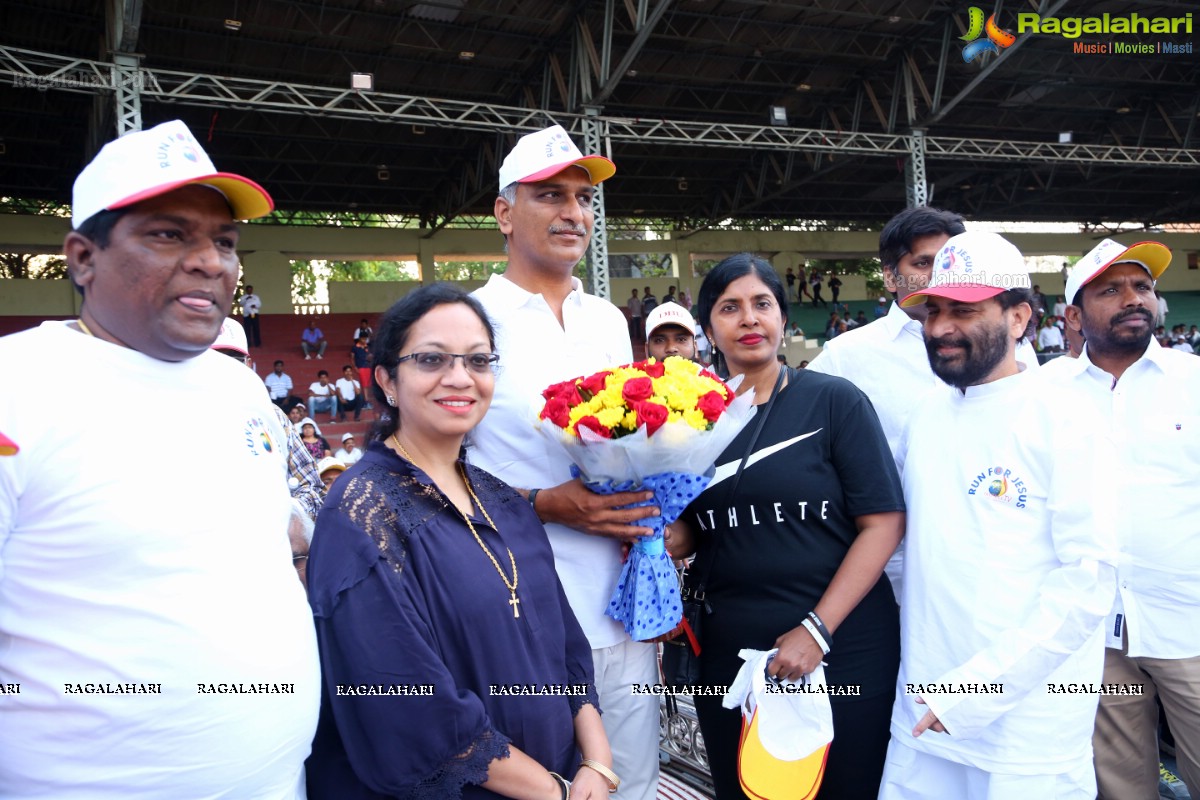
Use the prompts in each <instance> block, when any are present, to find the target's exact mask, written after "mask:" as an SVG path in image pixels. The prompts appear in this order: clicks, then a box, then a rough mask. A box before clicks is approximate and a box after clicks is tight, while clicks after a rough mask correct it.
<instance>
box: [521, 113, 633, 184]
mask: <svg viewBox="0 0 1200 800" xmlns="http://www.w3.org/2000/svg"><path fill="white" fill-rule="evenodd" d="M573 166H575V167H582V168H583V169H585V170H586V171H587V174H588V177H590V178H591V180H592V185H593V186H595V185H596V184H598V183H600V182H601V181H606V180H608V179H609V178H611V177H612V176H613V175H615V174H616V172H617V167H616V165H615V164H613V162H611V161H609V160H608V159H607V158H605V157H604V156H585V155H584V154H583V153H581V152H579V148H578V147H576V146H575V143H574V142H572V141H571V137H570V136H568V135H567V132H566V131H565V130H563V128H562V126H561V125H551V126H550V127H549V128H545V129H543V130H540V131H537V132H536V133H527V134H525V135H524V136H522V137H521V138H520V139H518V140H517V144H516V146H515V147H513V149H512V150H510V151H509V153H508V155H507V156H505V157H504V163H503V164H501V165H500V188H501V189H504V187H506V186H509V185H511V184H514V183H533V182H535V181H540V180H545V179H546V178H549V177H550V176H551V175H557V174H558V173H560V172H562V171H563V170H564V169H566V168H567V167H573Z"/></svg>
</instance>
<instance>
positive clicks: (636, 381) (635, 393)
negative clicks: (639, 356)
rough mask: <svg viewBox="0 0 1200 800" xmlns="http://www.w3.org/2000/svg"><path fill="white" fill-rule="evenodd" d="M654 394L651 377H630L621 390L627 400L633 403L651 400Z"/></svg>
mask: <svg viewBox="0 0 1200 800" xmlns="http://www.w3.org/2000/svg"><path fill="white" fill-rule="evenodd" d="M652 394H654V384H653V382H651V380H650V379H649V378H630V379H629V380H628V381H626V382H625V388H624V389H622V390H621V397H623V398H625V402H627V403H630V404H633V403H636V402H638V401H641V400H649V399H650V395H652Z"/></svg>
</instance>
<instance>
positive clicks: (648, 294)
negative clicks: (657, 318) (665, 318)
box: [642, 286, 658, 317]
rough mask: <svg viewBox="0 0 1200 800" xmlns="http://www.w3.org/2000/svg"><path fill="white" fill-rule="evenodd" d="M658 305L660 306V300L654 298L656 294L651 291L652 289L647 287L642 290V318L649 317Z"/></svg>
mask: <svg viewBox="0 0 1200 800" xmlns="http://www.w3.org/2000/svg"><path fill="white" fill-rule="evenodd" d="M656 305H658V298H657V297H655V296H654V293H653V292H652V291H650V287H649V286H647V287H646V288H645V289H643V290H642V316H643V317H646V316H648V315H649V314H650V312H651V311H653V310H654V307H655V306H656Z"/></svg>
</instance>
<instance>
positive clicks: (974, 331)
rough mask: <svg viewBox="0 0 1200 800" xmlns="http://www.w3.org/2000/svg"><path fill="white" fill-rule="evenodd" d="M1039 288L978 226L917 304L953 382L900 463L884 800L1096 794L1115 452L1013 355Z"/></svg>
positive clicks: (910, 434)
mask: <svg viewBox="0 0 1200 800" xmlns="http://www.w3.org/2000/svg"><path fill="white" fill-rule="evenodd" d="M1029 283H1030V282H1029V275H1028V272H1027V270H1026V267H1025V264H1024V260H1023V258H1022V257H1021V255H1020V253H1019V252H1018V251H1017V250H1016V248H1015V247H1013V246H1012V245H1011V244H1009V243H1008V242H1006V241H1005V240H1003V239H1001V238H1000V237H999V236H996V235H995V234H986V233H966V234H961V235H958V236H955V237H953V238H951V239H950V240H949V241H948V242H947V243H946V245H945V247H943V248H942V250H941V251H939V253H938V255H937V258H936V261H935V264H934V270H933V276H932V279H931V282H930V285H929V287H928V288H927V289H925V290H922V291H920V292H917V293H915V294H914V296H913V297H911V298H910V299H909V300H908V302H926V303H927V305H928V314H927V317H926V321H925V331H924V335H925V340H926V343H927V352H928V354H929V359H930V364H931V366H932V368H933V370H934V372H935V373H936V374H937V375H938V376H939V377H940V378H942V379H943V380H945V381H946V382H947V383H949V384H950V385H951V386H952V387H953V389H952V390H951V391H949V392H944V393H936V394H934V395H931V396H930V397H929V398H928V401H927V402H926V403H925V404H924V405H923V407H922V408H920V409H919V410H918V411H917V412H916V413H915V414H914V416H913V418H912V420H911V422H910V424H909V426H908V429H907V430H906V432H905V434H904V438H903V440H902V442H901V446H900V449H899V453H898V456H899V460H900V461H901V462H902V464H903V481H904V492H905V504H906V505H907V507H908V530H907V551H906V560H905V565H904V570H905V580H904V594H903V597H902V600H901V603H900V609H901V637H902V638H901V642H902V650H901V652H902V656H901V663H900V675H899V678H898V685H897V697H896V705H895V709H894V711H893V715H892V742H891V745H890V747H889V751H888V761H887V765H886V767H885V772H884V780H883V785H882V787H881V790H880V797H881V798H884V799H885V800H893V799H899V798H903V799H904V800H910V799H912V798H929V800H933V799H934V798H937V799H938V800H942V799H943V798H948V797H964V798H966V797H971V798H981V799H984V798H986V800H1032V799H1033V798H1039V800H1040V799H1041V798H1078V799H1079V800H1083V799H1084V798H1089V797H1092V796H1094V780H1093V777H1092V774H1091V768H1090V761H1091V729H1092V716H1093V713H1094V709H1095V706H1096V698H1097V693H1098V691H1099V690H1100V687H1099V682H1100V677H1101V665H1102V658H1101V649H1102V646H1103V634H1102V630H1101V622H1102V620H1103V617H1104V614H1105V612H1106V611H1107V607H1108V605H1109V604H1110V602H1111V591H1112V587H1113V585H1114V584H1113V581H1114V566H1113V562H1114V560H1115V553H1114V551H1113V550H1114V549H1113V545H1112V538H1111V536H1110V535H1108V534H1106V532H1105V531H1106V530H1107V529H1106V528H1105V527H1104V524H1103V522H1102V519H1103V517H1102V516H1101V517H1099V518H1098V517H1097V514H1102V513H1103V509H1104V508H1105V505H1104V504H1105V496H1106V493H1105V490H1104V487H1103V486H1102V485H1098V484H1097V482H1095V481H1093V480H1091V476H1092V475H1093V474H1094V473H1102V471H1098V470H1097V469H1096V467H1097V463H1098V459H1100V458H1106V457H1107V454H1108V453H1109V450H1108V446H1107V445H1106V444H1105V443H1104V440H1103V431H1099V430H1097V429H1096V427H1095V426H1094V424H1092V423H1091V422H1090V420H1091V418H1090V417H1089V416H1087V415H1085V414H1078V413H1058V412H1056V411H1055V409H1056V408H1061V407H1062V405H1061V404H1058V403H1053V404H1052V403H1047V402H1045V395H1046V392H1047V388H1046V386H1045V385H1044V383H1043V381H1042V380H1041V379H1040V378H1039V376H1038V375H1037V373H1036V372H1035V371H1031V370H1028V369H1025V368H1023V367H1022V366H1021V365H1019V363H1018V362H1017V360H1016V357H1015V344H1016V340H1017V338H1019V337H1020V335H1021V334H1022V333H1023V331H1024V329H1025V325H1026V323H1027V322H1028V319H1029V315H1030V313H1031V309H1030V305H1029V291H1028V287H1029ZM1097 440H1099V443H1097Z"/></svg>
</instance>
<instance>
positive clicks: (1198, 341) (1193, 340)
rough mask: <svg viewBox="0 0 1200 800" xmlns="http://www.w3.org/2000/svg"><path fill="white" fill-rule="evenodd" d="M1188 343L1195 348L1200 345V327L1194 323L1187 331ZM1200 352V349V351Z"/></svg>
mask: <svg viewBox="0 0 1200 800" xmlns="http://www.w3.org/2000/svg"><path fill="white" fill-rule="evenodd" d="M1187 339H1188V344H1190V345H1191V346H1192V347H1193V348H1197V347H1200V328H1197V327H1196V326H1195V325H1193V326H1192V327H1191V328H1190V329H1189V330H1188V332H1187ZM1198 352H1200V351H1198Z"/></svg>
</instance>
